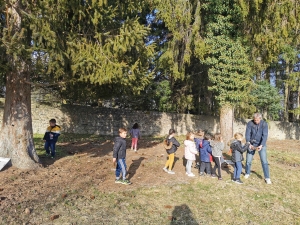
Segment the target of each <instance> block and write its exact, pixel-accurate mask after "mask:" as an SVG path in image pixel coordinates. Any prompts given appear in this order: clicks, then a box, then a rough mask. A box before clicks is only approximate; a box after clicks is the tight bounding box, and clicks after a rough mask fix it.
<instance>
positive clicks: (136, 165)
mask: <svg viewBox="0 0 300 225" xmlns="http://www.w3.org/2000/svg"><path fill="white" fill-rule="evenodd" d="M144 159H145V157H140V158H139V159H136V160H132V163H131V165H130V167H129V169H128V174H129V176H128V180H130V179H131V178H132V177H133V176H134V175H135V174H136V171H137V170H138V168H139V167H140V165H141V163H142V161H143V160H144Z"/></svg>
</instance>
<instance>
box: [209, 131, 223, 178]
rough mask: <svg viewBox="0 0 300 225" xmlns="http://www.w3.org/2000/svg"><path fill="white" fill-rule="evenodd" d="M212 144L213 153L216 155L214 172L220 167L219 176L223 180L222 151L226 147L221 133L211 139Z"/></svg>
mask: <svg viewBox="0 0 300 225" xmlns="http://www.w3.org/2000/svg"><path fill="white" fill-rule="evenodd" d="M210 146H211V150H212V155H213V157H214V161H215V166H214V168H213V174H216V170H217V168H218V177H219V180H222V175H221V164H222V160H221V159H222V151H223V149H224V147H225V146H224V142H223V139H222V136H221V134H220V133H216V134H215V135H214V139H213V140H212V141H210Z"/></svg>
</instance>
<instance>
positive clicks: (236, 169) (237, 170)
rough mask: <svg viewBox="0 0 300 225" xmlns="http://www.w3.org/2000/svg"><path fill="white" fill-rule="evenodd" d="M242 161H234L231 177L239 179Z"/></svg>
mask: <svg viewBox="0 0 300 225" xmlns="http://www.w3.org/2000/svg"><path fill="white" fill-rule="evenodd" d="M242 169H243V167H242V162H235V163H234V171H233V179H240V177H241V173H242Z"/></svg>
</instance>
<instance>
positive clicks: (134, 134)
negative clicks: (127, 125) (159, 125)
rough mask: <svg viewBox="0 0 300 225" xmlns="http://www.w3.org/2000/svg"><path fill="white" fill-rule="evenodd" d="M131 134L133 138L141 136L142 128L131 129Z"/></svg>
mask: <svg viewBox="0 0 300 225" xmlns="http://www.w3.org/2000/svg"><path fill="white" fill-rule="evenodd" d="M130 135H131V137H132V138H139V137H140V129H131V130H130Z"/></svg>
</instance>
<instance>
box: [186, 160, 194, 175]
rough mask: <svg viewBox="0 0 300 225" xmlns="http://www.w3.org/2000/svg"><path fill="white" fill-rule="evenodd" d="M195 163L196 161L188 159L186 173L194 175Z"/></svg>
mask: <svg viewBox="0 0 300 225" xmlns="http://www.w3.org/2000/svg"><path fill="white" fill-rule="evenodd" d="M193 161H194V160H190V159H187V162H186V166H185V168H186V172H187V173H188V174H191V173H192V164H193Z"/></svg>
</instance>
